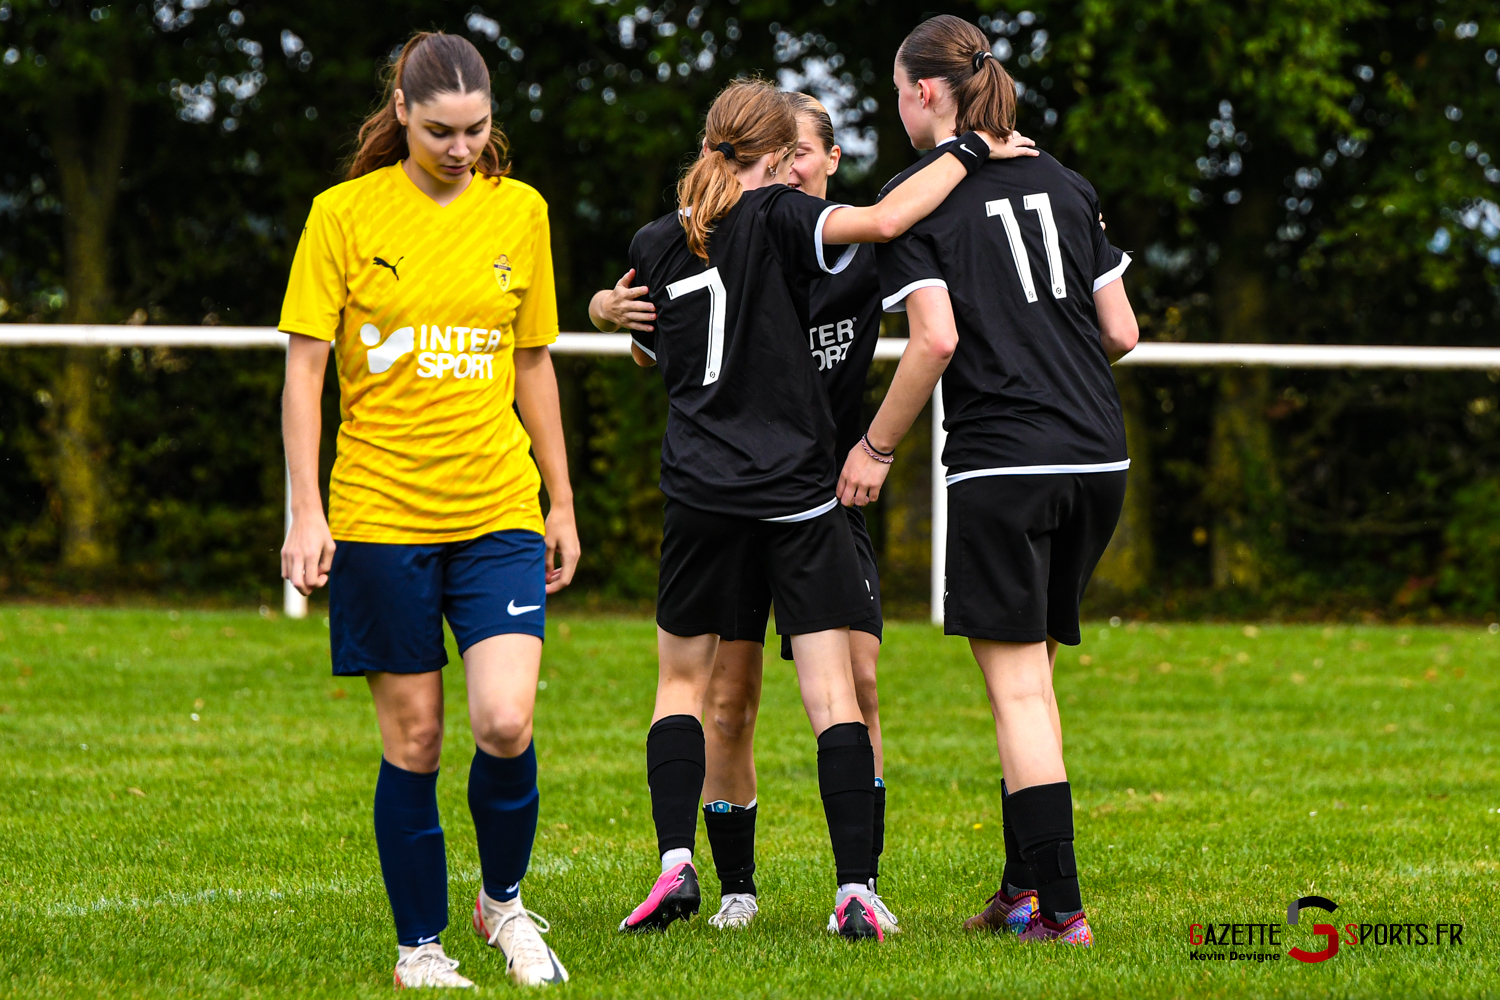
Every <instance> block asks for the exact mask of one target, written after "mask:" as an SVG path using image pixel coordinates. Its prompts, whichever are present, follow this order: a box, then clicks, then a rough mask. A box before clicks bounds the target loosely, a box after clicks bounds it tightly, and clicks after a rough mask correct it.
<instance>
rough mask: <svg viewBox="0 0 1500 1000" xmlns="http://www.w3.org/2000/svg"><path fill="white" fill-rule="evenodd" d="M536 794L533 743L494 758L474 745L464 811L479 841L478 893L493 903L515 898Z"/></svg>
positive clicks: (532, 830) (532, 835) (527, 857)
mask: <svg viewBox="0 0 1500 1000" xmlns="http://www.w3.org/2000/svg"><path fill="white" fill-rule="evenodd" d="M540 803H541V794H540V793H539V792H538V791H537V787H536V744H535V743H534V742H533V743H531V744H530V745H528V746H527V747H526V749H525V750H524V751H523V752H522V753H521V754H520V755H519V756H517V757H495V756H492V755H491V754H487V753H485V752H484V751H483V750H481V749H480V748H479V747H475V748H474V762H473V763H472V764H470V765H469V812H470V813H472V814H473V816H474V833H475V836H476V837H477V838H478V841H479V867H480V870H481V871H482V872H483V873H484V892H485V895H487V896H489V897H490V898H491V899H493V900H495V901H496V902H500V903H504V902H506V901H508V900H512V899H515V898H516V896H517V895H518V894H519V893H520V891H521V879H522V878H523V877H524V876H525V875H526V866H527V864H528V863H529V862H530V861H531V845H532V843H533V842H534V841H535V840H536V817H537V810H538V808H539V807H540Z"/></svg>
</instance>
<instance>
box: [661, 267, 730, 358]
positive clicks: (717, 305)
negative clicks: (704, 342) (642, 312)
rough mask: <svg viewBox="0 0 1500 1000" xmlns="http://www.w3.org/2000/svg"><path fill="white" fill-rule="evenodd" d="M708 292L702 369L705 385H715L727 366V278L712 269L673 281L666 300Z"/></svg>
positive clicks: (669, 286) (715, 268) (715, 269)
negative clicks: (725, 351) (725, 355)
mask: <svg viewBox="0 0 1500 1000" xmlns="http://www.w3.org/2000/svg"><path fill="white" fill-rule="evenodd" d="M705 288H706V289H708V360H707V362H705V363H704V366H703V384H704V385H713V384H714V383H715V382H717V381H718V380H719V373H720V371H721V369H722V368H723V365H724V317H725V316H726V315H727V314H728V312H729V301H728V300H729V292H728V291H727V290H726V289H725V288H724V279H723V278H720V277H719V269H718V268H717V267H711V268H709V269H708V270H707V271H704V272H703V273H702V274H695V275H693V276H692V277H691V278H683V279H682V280H681V281H674V282H672V283H671V284H670V285H668V286H667V297H668V298H672V299H675V298H677V296H679V295H687V294H689V293H690V292H698V291H702V290H703V289H705Z"/></svg>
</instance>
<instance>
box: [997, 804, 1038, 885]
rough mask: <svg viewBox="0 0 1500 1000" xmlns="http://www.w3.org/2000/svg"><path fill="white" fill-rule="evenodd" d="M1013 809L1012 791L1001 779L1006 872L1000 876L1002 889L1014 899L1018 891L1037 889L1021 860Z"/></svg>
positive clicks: (1001, 810) (1001, 813) (1024, 863)
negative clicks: (1012, 820) (1012, 818)
mask: <svg viewBox="0 0 1500 1000" xmlns="http://www.w3.org/2000/svg"><path fill="white" fill-rule="evenodd" d="M1013 808H1014V807H1013V806H1012V805H1011V804H1010V790H1009V789H1008V788H1006V787H1005V779H1004V778H1001V779H1000V828H1001V833H1002V835H1003V836H1004V838H1005V872H1004V874H1002V875H1001V876H1000V889H1001V891H1002V892H1004V893H1005V894H1006V895H1007V896H1010V897H1012V898H1014V897H1015V895H1016V892H1017V891H1018V890H1022V889H1033V888H1035V887H1036V886H1035V882H1036V880H1035V879H1033V878H1032V877H1031V869H1030V868H1028V867H1027V866H1026V862H1025V861H1022V860H1021V845H1020V844H1018V843H1016V827H1015V824H1014V823H1012V822H1011V818H1010V814H1011V810H1012V809H1013Z"/></svg>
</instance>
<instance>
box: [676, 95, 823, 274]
mask: <svg viewBox="0 0 1500 1000" xmlns="http://www.w3.org/2000/svg"><path fill="white" fill-rule="evenodd" d="M703 142H704V144H705V145H706V146H707V147H708V148H707V152H705V153H701V154H700V155H699V157H698V159H697V161H695V162H694V163H693V165H692V166H691V167H689V168H688V171H687V173H685V174H683V176H682V179H681V180H679V181H678V182H677V207H678V209H680V211H679V212H678V216H677V221H678V222H680V223H682V228H683V230H684V231H685V232H686V233H687V245H688V249H689V250H691V251H692V252H693V254H694V255H696V256H697V257H700V258H702V259H703V260H704V261H705V262H707V260H708V238H709V236H710V235H711V234H712V233H713V231H714V223H716V222H718V221H719V220H720V219H722V218H723V217H724V216H725V215H727V214H729V210H730V209H731V208H733V207H734V206H735V205H736V204H738V203H739V200H740V195H742V194H744V193H745V189H744V188H743V187H741V186H740V181H739V178H738V177H736V176H735V169H736V168H737V167H741V166H745V165H747V164H751V163H754V162H755V161H756V160H759V159H760V158H761V157H762V156H765V155H766V154H767V153H772V154H775V153H780V154H781V155H782V156H786V155H787V154H789V153H790V152H791V151H792V150H794V149H795V148H796V147H797V119H796V116H795V115H794V114H793V113H792V109H791V107H790V106H789V105H788V104H787V102H786V100H785V99H784V98H783V96H782V95H781V94H780V93H778V92H777V91H776V88H775V87H773V86H771V84H769V83H767V82H766V81H765V80H757V79H749V80H736V81H734V82H733V83H731V84H730V85H729V86H727V87H725V88H724V89H723V90H721V91H719V96H718V97H716V98H714V103H713V106H712V107H710V108H709V109H708V117H707V119H706V120H705V121H704V123H703ZM726 144H727V146H726ZM721 147H723V150H721ZM730 147H732V149H733V155H732V156H731V155H730V152H729V151H728V150H729V148H730Z"/></svg>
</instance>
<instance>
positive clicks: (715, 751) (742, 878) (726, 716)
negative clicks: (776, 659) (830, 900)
mask: <svg viewBox="0 0 1500 1000" xmlns="http://www.w3.org/2000/svg"><path fill="white" fill-rule="evenodd" d="M764 655H765V650H764V647H763V646H762V645H761V644H760V643H758V642H751V641H748V640H740V641H736V642H724V641H720V643H719V650H718V656H717V658H716V659H715V660H714V671H713V679H712V680H710V681H709V685H708V695H707V697H706V702H705V709H704V719H703V722H704V726H703V742H704V777H703V825H704V828H705V829H706V830H707V832H708V842H709V846H710V847H711V848H712V850H713V853H714V867H715V868H716V869H717V870H718V874H719V886H720V889H719V912H717V913H715V914H714V915H713V916H712V917H709V918H708V919H709V923H710V924H712V925H713V926H715V927H718V928H720V929H721V930H722V929H727V928H733V927H745V926H748V925H749V923H750V921H751V920H753V919H754V918H755V915H756V913H758V912H759V911H760V904H759V900H758V898H757V894H756V888H755V821H756V815H757V812H758V808H757V805H756V794H755V793H756V786H755V719H756V715H757V713H758V712H759V711H760V691H761V661H762V658H763V657H764Z"/></svg>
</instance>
